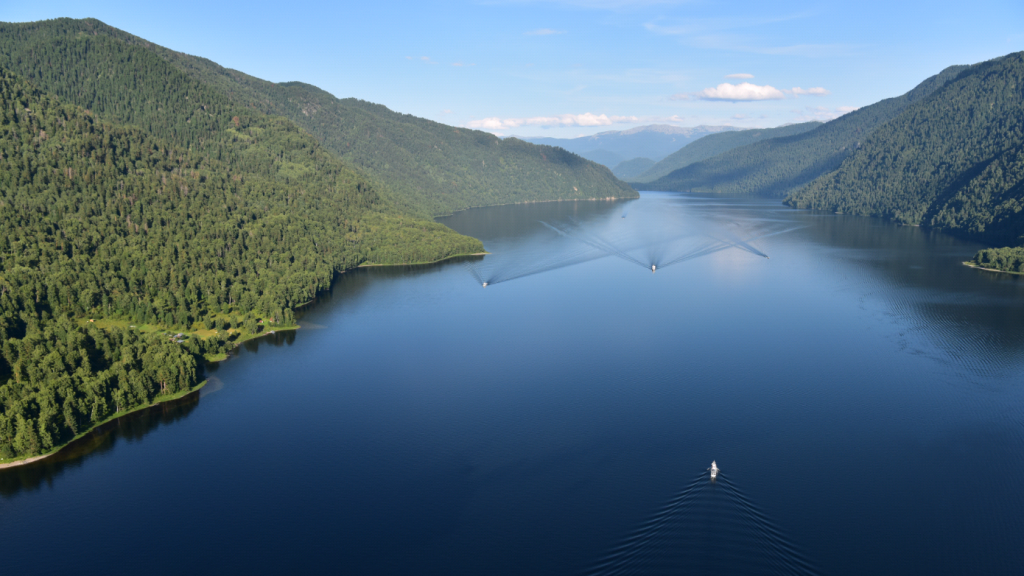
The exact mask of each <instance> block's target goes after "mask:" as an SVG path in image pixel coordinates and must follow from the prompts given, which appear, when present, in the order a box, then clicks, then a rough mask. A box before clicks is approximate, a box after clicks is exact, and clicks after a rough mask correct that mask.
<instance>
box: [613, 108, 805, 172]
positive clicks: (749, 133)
mask: <svg viewBox="0 0 1024 576" xmlns="http://www.w3.org/2000/svg"><path fill="white" fill-rule="evenodd" d="M818 126H821V122H804V123H802V124H790V125H788V126H779V127H778V128H763V129H755V130H737V131H735V132H721V133H718V134H709V135H707V136H705V137H703V138H701V139H699V140H696V141H694V142H690V143H689V144H687V145H686V146H683V147H682V148H681V149H679V150H677V151H675V152H673V153H672V154H669V155H668V156H666V157H665V158H664V159H662V160H661V161H660V162H658V163H657V164H654V165H653V166H651V167H649V168H648V169H647V170H645V171H644V172H641V173H639V174H636V175H635V176H633V177H632V178H629V177H624V176H620V178H623V179H624V180H627V181H631V182H638V183H644V182H651V181H654V180H657V179H659V178H662V177H664V176H667V175H668V174H670V173H672V172H674V171H676V170H679V169H680V168H685V167H687V166H689V165H690V164H693V163H694V162H700V161H701V160H706V159H708V158H711V157H713V156H717V155H719V154H721V153H723V152H726V151H728V150H732V149H733V148H739V147H740V146H747V145H750V144H754V143H755V142H761V141H764V140H768V139H769V138H781V137H785V136H794V135H796V134H803V133H804V132H807V131H809V130H813V129H815V128H817V127H818Z"/></svg>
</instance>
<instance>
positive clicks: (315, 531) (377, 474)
mask: <svg viewBox="0 0 1024 576" xmlns="http://www.w3.org/2000/svg"><path fill="white" fill-rule="evenodd" d="M623 216H625V217H623ZM443 222H444V223H445V224H448V225H449V226H451V227H453V228H455V229H456V230H459V231H460V232H463V233H466V234H470V235H473V236H476V237H478V238H481V239H482V240H483V241H484V243H485V246H486V248H487V249H488V251H490V252H491V254H490V255H488V256H484V257H472V258H464V259H462V260H461V261H452V262H446V263H442V264H438V265H434V266H424V267H398V268H373V269H364V270H357V271H351V272H348V273H345V274H341V275H340V276H339V278H338V280H337V282H336V283H335V285H334V286H333V288H332V290H331V291H330V292H328V293H326V294H324V295H322V296H321V297H319V298H318V299H317V301H316V302H315V303H313V304H312V305H311V306H309V307H308V308H306V309H305V310H304V311H303V312H302V314H301V318H300V324H301V325H302V326H303V328H302V329H300V330H298V331H297V332H293V333H281V334H276V335H274V336H275V338H270V337H268V340H266V341H263V340H261V341H254V342H252V343H250V344H248V345H247V346H245V347H243V348H242V349H241V350H239V351H238V354H237V356H236V357H235V358H232V359H231V360H229V361H227V362H224V363H222V364H221V365H220V366H218V367H217V368H216V371H215V372H211V374H212V375H213V376H215V378H216V379H217V381H216V383H215V384H216V385H214V386H211V388H210V391H209V392H207V393H206V394H205V395H204V396H203V397H202V400H201V402H198V400H193V404H191V405H190V406H189V407H187V410H185V411H183V412H182V413H181V414H180V415H179V416H177V417H175V418H172V419H171V420H176V423H175V424H174V425H173V426H164V425H156V424H154V425H149V424H145V425H144V424H143V423H142V421H140V422H138V423H136V424H132V426H138V429H139V430H142V429H145V430H147V432H145V433H141V434H139V433H126V434H125V435H123V436H121V435H119V434H120V432H117V433H116V434H115V433H114V432H107V433H106V434H107V436H102V433H101V435H100V436H101V437H99V440H97V442H98V444H99V445H98V446H94V447H92V448H91V449H90V451H88V454H86V455H84V456H82V457H75V458H72V459H71V460H70V461H68V462H61V461H59V460H55V461H53V462H50V463H47V462H46V461H43V462H42V463H40V465H37V466H35V467H32V466H29V467H25V468H23V469H20V470H19V469H11V470H3V471H0V542H2V543H3V559H4V567H5V569H6V570H8V571H10V572H11V573H12V574H15V573H17V574H21V573H54V572H60V571H67V572H72V571H73V572H75V573H78V574H82V573H84V574H111V573H115V574H116V573H134V572H138V571H139V570H143V569H144V570H145V571H146V572H147V573H167V574H172V573H173V574H178V573H182V572H185V571H190V570H195V569H196V568H197V567H202V570H204V571H226V572H253V573H276V572H296V573H305V572H344V573H348V574H417V573H442V574H566V573H589V574H625V573H642V574H658V573H666V574H668V573H672V574H678V573H692V574H709V573H712V572H714V573H716V574H735V573H744V574H758V573H761V574H791V573H821V574H865V573H927V574H933V573H934V574H960V573H966V572H971V573H974V572H988V573H998V574H1012V573H1020V572H1021V571H1022V570H1024V547H1022V546H1020V543H1021V542H1022V541H1024V495H1022V493H1021V491H1020V490H1019V486H1020V485H1021V483H1022V481H1024V387H1022V386H1021V382H1020V380H1021V378H1020V375H1021V373H1022V371H1021V369H1022V368H1024V330H1021V326H1024V277H1016V276H1009V275H999V274H992V273H986V272H980V271H978V270H972V269H969V268H967V267H964V266H962V265H960V262H962V261H964V260H967V259H968V258H970V257H971V256H972V255H973V253H974V251H975V250H976V249H977V248H978V246H976V245H974V244H970V243H966V242H963V241H960V240H957V239H954V238H951V237H948V236H944V235H942V234H937V233H932V232H929V231H927V230H921V229H919V228H910V227H896V226H893V225H891V224H888V223H885V222H881V221H878V220H873V219H868V218H856V217H850V216H836V215H831V214H817V213H811V212H802V211H794V210H789V209H787V208H785V207H783V206H780V205H779V204H778V203H777V202H775V201H762V200H754V199H735V198H718V197H706V196H704V197H701V196H691V195H673V194H660V193H645V194H644V195H643V197H642V198H641V199H640V200H638V201H635V202H631V203H623V202H574V203H573V202H569V203H550V204H527V205H520V206H505V207H495V208H486V209H477V210H470V211H466V212H462V213H459V214H456V215H454V216H451V217H449V218H445V219H443ZM542 222H544V223H548V224H549V225H550V226H551V227H553V228H556V229H557V230H558V231H561V232H565V234H559V233H558V232H557V231H553V230H552V229H551V227H546V226H544V224H542ZM584 239H586V241H584ZM744 244H746V246H745V245H744ZM619 252H621V254H618V253H619ZM757 252H761V253H762V254H763V255H765V256H770V260H769V259H767V258H764V257H761V256H759V255H758V254H757ZM630 259H635V260H637V261H639V262H640V263H642V264H643V263H648V262H658V263H660V264H661V266H659V267H658V269H657V271H656V273H654V274H652V273H651V272H650V270H649V269H647V270H645V269H644V268H643V267H641V266H638V265H636V263H635V262H632V261H631V260H630ZM676 260H678V261H677V262H675V261H676ZM669 262H673V263H672V264H671V265H667V263H669ZM542 264H543V266H542ZM545 267H546V268H545ZM541 268H545V269H543V270H541ZM531 271H533V272H532V273H531ZM474 272H475V273H476V275H477V276H479V277H480V280H483V279H485V278H487V277H492V278H495V277H499V276H501V275H503V277H504V278H506V279H507V280H506V281H504V282H498V283H496V284H495V285H493V286H488V287H487V288H481V284H482V281H478V278H476V277H474V274H473V273H474ZM269 344H273V345H269ZM197 402H198V403H197ZM200 404H201V405H200ZM185 415H187V416H188V417H187V418H183V416H185ZM139 418H142V419H145V418H151V420H149V421H148V422H159V423H161V424H162V423H163V421H162V420H159V418H156V416H155V415H150V416H145V415H144V414H143V415H140V416H139ZM168 423H169V421H168ZM122 439H124V440H128V439H131V440H130V441H122ZM69 454H71V453H69ZM712 460H716V461H717V462H718V465H719V466H720V467H721V469H722V474H721V476H720V478H719V481H718V482H717V483H715V484H711V483H710V481H709V479H708V477H707V473H706V471H705V469H706V468H707V467H708V466H709V465H710V463H711V461H712ZM136 518H145V519H146V522H145V526H144V528H143V529H138V530H134V529H132V530H126V529H125V528H124V526H125V525H126V523H128V522H132V521H133V520H134V519H136ZM55 530H60V533H61V534H62V538H61V542H60V543H59V545H55V544H54V542H53V534H54V533H55ZM157 543H159V545H166V544H169V545H171V546H174V547H175V549H178V548H180V549H182V550H184V551H185V552H183V553H180V554H179V553H174V554H165V555H161V556H160V559H159V560H156V561H155V560H154V557H153V551H154V545H157Z"/></svg>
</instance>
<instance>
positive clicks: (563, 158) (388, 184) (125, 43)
mask: <svg viewBox="0 0 1024 576" xmlns="http://www.w3.org/2000/svg"><path fill="white" fill-rule="evenodd" d="M83 36H92V38H93V39H94V40H95V41H101V40H100V39H101V38H106V39H109V40H112V41H113V42H110V44H111V45H113V46H118V47H119V48H117V50H118V51H119V52H123V53H125V54H137V53H138V52H139V51H140V50H141V51H148V52H149V53H150V54H152V55H156V56H159V58H160V59H162V60H164V61H165V62H168V63H170V64H172V65H173V66H174V68H176V69H177V70H179V71H180V72H183V73H184V74H185V75H187V76H188V77H189V78H190V81H191V82H193V83H199V84H201V85H203V86H206V87H211V88H215V89H216V91H217V92H218V93H220V94H222V95H223V96H225V97H226V99H227V100H228V101H230V102H232V103H235V104H237V105H242V106H245V107H248V108H250V109H252V110H256V111H259V112H262V113H264V114H273V115H280V116H284V117H286V118H288V119H290V120H292V121H293V122H295V123H296V124H298V125H299V126H301V127H302V128H303V129H305V130H306V131H308V132H309V133H310V134H312V135H313V136H314V137H316V139H317V140H319V141H320V143H321V144H322V145H323V146H324V148H326V149H327V150H330V151H331V152H333V153H334V154H336V155H338V156H340V157H341V158H343V159H344V160H345V161H347V162H349V163H350V164H352V165H353V166H355V167H357V168H358V169H360V170H361V171H363V172H364V173H366V174H367V175H368V176H370V177H371V179H372V180H373V181H374V182H375V183H376V184H377V187H378V189H379V190H380V191H381V193H382V194H384V195H385V196H387V197H388V198H389V199H390V200H392V201H393V202H394V203H395V204H397V205H399V206H400V207H402V208H403V209H404V210H405V211H407V212H414V213H417V214H419V215H423V216H438V215H444V214H450V213H452V212H455V211H458V210H463V209H466V208H470V207H474V206H486V205H495V204H511V203H517V202H531V201H540V200H556V199H563V200H572V199H591V198H607V197H623V198H635V197H637V194H636V192H635V191H634V190H633V189H631V188H630V187H629V186H627V185H626V184H624V183H622V182H620V181H619V180H618V179H616V178H615V177H614V176H613V175H612V173H611V171H610V170H608V169H607V168H605V167H603V166H600V165H598V164H595V163H593V162H590V161H588V160H585V159H583V158H582V157H580V156H577V155H575V154H572V153H569V152H566V151H564V150H561V149H558V148H553V147H550V146H537V145H533V144H528V143H526V142H523V141H521V140H517V139H515V138H508V139H504V140H502V139H500V138H498V137H496V136H494V135H492V134H489V133H487V132H481V131H478V130H469V129H465V128H455V127H452V126H447V125H445V124H440V123H437V122H432V121H430V120H425V119H423V118H417V117H415V116H411V115H408V114H400V113H397V112H393V111H391V110H389V109H388V108H386V107H384V106H382V105H379V104H373V103H370V102H365V101H362V100H356V99H353V98H347V99H338V98H335V97H334V96H332V95H331V94H329V93H327V92H325V91H323V90H321V89H319V88H317V87H315V86H311V85H309V84H304V83H301V82H285V83H281V84H275V83H273V82H267V81H265V80H260V79H259V78H254V77H252V76H249V75H247V74H244V73H242V72H238V71H236V70H230V69H227V68H223V67H221V66H219V65H217V64H216V63H214V62H211V61H210V60H207V59H205V58H199V57H195V56H189V55H187V54H182V53H179V52H174V51H172V50H168V49H166V48H163V47H160V46H157V45H155V44H152V43H150V42H147V41H145V40H143V39H141V38H137V37H135V36H132V35H130V34H128V33H126V32H123V31H121V30H117V29H116V28H112V27H110V26H108V25H106V24H104V23H102V22H100V21H98V20H94V19H87V20H71V19H59V20H51V21H47V22H37V23H30V24H4V25H0V43H3V46H2V48H0V49H2V51H3V52H6V53H7V55H8V59H9V61H10V62H12V63H13V65H12V68H13V69H14V70H16V71H17V72H19V73H21V74H23V75H25V76H26V77H28V78H30V79H33V80H35V79H36V77H37V75H39V76H43V77H45V76H46V75H47V74H48V71H47V70H46V69H45V67H46V66H47V65H46V64H45V62H43V61H40V60H38V58H37V57H36V55H35V54H36V50H35V46H36V45H45V44H47V43H52V42H58V41H66V39H67V38H81V37H83ZM62 39H64V40H62ZM25 60H35V61H36V63H35V64H34V65H33V66H34V69H28V68H27V67H25V66H24V65H19V64H20V62H22V61H25ZM133 63H134V62H133ZM83 80H85V81H89V79H83ZM62 81H66V78H64V79H63V80H62ZM46 89H48V90H49V89H50V88H49V87H47V88H46ZM82 105H83V106H86V107H88V105H87V104H85V103H82ZM125 121H129V120H127V119H126V120H125Z"/></svg>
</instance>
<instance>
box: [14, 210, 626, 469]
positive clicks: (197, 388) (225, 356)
mask: <svg viewBox="0 0 1024 576" xmlns="http://www.w3.org/2000/svg"><path fill="white" fill-rule="evenodd" d="M599 200H600V201H607V200H612V201H617V200H635V198H622V197H616V196H609V197H606V198H574V199H555V200H526V201H523V202H513V203H510V204H496V205H494V206H515V205H519V204H533V203H540V202H580V201H599ZM489 207H491V205H485V206H471V207H469V208H465V209H464V210H471V209H473V208H489ZM462 211H463V210H459V211H458V212H462ZM458 212H452V213H451V214H447V216H451V215H453V214H456V213H458ZM442 217H443V216H435V217H434V218H442ZM489 254H490V252H487V251H483V252H474V253H470V254H452V255H451V256H446V257H444V258H439V259H437V260H433V261H429V262H402V263H399V264H366V263H364V264H359V265H357V266H356V267H355V268H350V269H348V270H355V269H358V268H376V267H387V266H426V265H429V264H437V263H439V262H444V261H446V260H451V259H453V258H461V257H467V256H487V255H489ZM348 270H342V271H340V272H339V274H344V273H345V272H347V271H348ZM315 301H316V298H315V297H314V298H313V299H311V300H310V301H309V302H305V303H303V304H300V305H298V306H296V307H295V308H296V309H297V308H299V307H302V306H306V305H309V304H312V303H313V302H315ZM299 328H301V326H299V325H298V324H296V325H294V326H285V327H275V328H274V329H273V332H274V333H277V332H285V331H290V330H298V329H299ZM270 332H271V331H269V330H268V331H263V332H258V333H254V334H249V335H247V336H246V337H243V338H239V339H238V340H236V341H235V342H234V346H232V347H231V348H230V349H229V350H227V351H226V352H224V353H223V354H218V355H216V356H212V357H207V356H204V357H203V359H204V360H205V361H206V362H207V363H217V362H223V361H226V360H229V359H230V358H231V352H232V351H234V350H236V349H238V347H239V346H241V345H242V344H243V343H245V342H248V341H249V340H255V339H256V338H260V337H263V336H267V335H269V334H270ZM207 382H209V380H203V381H202V382H200V383H199V384H197V385H196V386H195V387H194V388H191V389H189V390H185V391H182V392H178V393H176V394H172V395H170V396H158V397H157V398H155V399H154V401H153V402H152V403H151V404H143V405H140V406H136V407H134V408H131V409H129V410H124V411H121V412H115V413H114V414H111V415H110V416H109V417H107V418H106V419H104V420H102V421H100V422H97V423H95V424H93V425H92V426H90V427H89V428H87V429H85V430H83V431H82V432H80V433H78V434H76V435H75V436H74V437H73V438H71V439H70V440H68V441H67V442H64V443H63V444H61V445H59V446H56V447H54V448H53V449H52V450H50V451H49V452H47V453H45V454H38V455H35V456H29V457H27V458H21V459H18V460H11V461H5V460H3V459H0V470H6V469H9V468H16V467H19V466H26V465H28V464H33V463H35V462H39V461H42V460H45V459H47V458H50V457H52V456H54V455H56V454H59V453H60V452H61V451H62V450H64V449H65V448H67V447H68V446H70V445H72V444H74V443H75V442H76V441H78V440H81V439H82V438H85V437H86V436H87V435H88V434H90V433H91V432H93V431H95V430H96V429H97V428H99V427H101V426H103V425H105V424H108V423H110V422H113V421H115V420H117V419H118V418H122V417H124V416H129V415H131V414H134V413H135V412H139V411H141V410H145V409H148V408H153V407H156V406H159V405H161V404H164V403H167V402H173V401H175V400H180V399H182V398H184V397H186V396H188V395H190V394H193V393H197V392H199V391H200V390H201V389H202V388H203V387H204V386H206V384H207Z"/></svg>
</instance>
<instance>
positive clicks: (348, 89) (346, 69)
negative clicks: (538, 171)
mask: <svg viewBox="0 0 1024 576" xmlns="http://www.w3.org/2000/svg"><path fill="white" fill-rule="evenodd" d="M60 16H70V17H77V18H81V17H87V16H92V17H95V18H99V19H100V20H103V21H104V22H106V23H108V24H110V25H112V26H115V27H118V28H121V29H123V30H126V31H128V32H131V33H133V34H135V35H138V36H141V37H143V38H146V39H148V40H151V41H153V42H156V43H158V44H161V45H163V46H167V47H168V48H172V49H174V50H179V51H182V52H187V53H190V54H196V55H199V56H204V57H206V58H210V59H211V60H214V61H215V62H218V63H219V64H221V65H224V66H227V67H230V68H235V69H238V70H242V71H244V72H246V73H249V74H252V75H254V76H258V77H260V78H265V79H267V80H272V81H276V82H281V81H289V80H300V81H303V82H308V83H310V84H314V85H316V86H319V87H321V88H323V89H325V90H327V91H329V92H331V93H332V94H334V95H336V96H339V97H356V98H362V99H364V100H369V101H372V102H378V103H381V104H384V105H386V106H388V107H389V108H391V109H393V110H396V111H399V112H403V113H408V114H414V115H416V116H421V117H425V118H430V119H432V120H437V121H439V122H444V123H447V124H452V125H456V126H469V127H478V128H481V129H487V130H489V131H493V132H496V133H500V134H504V135H508V134H516V135H523V136H553V137H574V136H578V135H582V134H593V133H596V132H601V131H605V130H623V129H627V128H630V127H633V126H638V125H643V124H653V123H668V124H675V125H679V126H696V125H700V124H711V125H722V124H728V125H733V126H744V127H766V126H777V125H780V124H786V123H791V122H798V121H803V120H809V119H822V120H825V119H829V118H833V117H835V116H837V115H839V114H842V113H843V112H845V111H848V110H851V109H855V108H857V107H860V106H864V105H867V104H871V103H874V102H877V101H878V100H881V99H883V98H888V97H892V96H897V95H899V94H902V93H904V92H906V91H907V90H909V89H911V88H913V87H914V86H915V85H916V84H917V83H919V82H920V81H921V80H923V79H925V78H926V77H928V76H930V75H932V74H935V73H937V72H938V71H940V70H941V69H942V68H944V67H946V66H949V65H952V64H972V63H975V62H979V61H982V60H987V59H989V58H994V57H997V56H1001V55H1004V54H1008V53H1010V52H1015V51H1019V50H1024V2H1020V0H1017V1H991V2H990V1H986V0H977V1H973V2H894V1H891V0H890V1H888V2H849V1H847V2H807V1H786V0H779V1H774V2H739V1H737V2H709V1H698V0H694V1H689V2H676V1H672V0H664V1H657V0H650V1H637V2H630V1H626V0H567V1H557V0H549V1H526V0H523V1H518V0H507V1H503V0H484V1H476V2H444V3H432V4H431V3H421V2H416V3H412V2H408V3H406V2H386V1H380V2H366V1H363V2H304V1H292V2H263V1H249V2H209V1H206V2H194V1H191V0H177V1H175V2H155V3H140V2H120V1H111V2H105V1H93V2H80V1H79V2H61V1H47V0H34V1H32V2H10V1H4V2H2V3H0V21H7V22H22V21H31V20H42V19H47V18H56V17H60Z"/></svg>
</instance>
